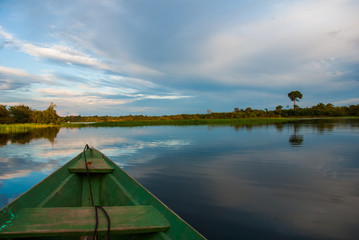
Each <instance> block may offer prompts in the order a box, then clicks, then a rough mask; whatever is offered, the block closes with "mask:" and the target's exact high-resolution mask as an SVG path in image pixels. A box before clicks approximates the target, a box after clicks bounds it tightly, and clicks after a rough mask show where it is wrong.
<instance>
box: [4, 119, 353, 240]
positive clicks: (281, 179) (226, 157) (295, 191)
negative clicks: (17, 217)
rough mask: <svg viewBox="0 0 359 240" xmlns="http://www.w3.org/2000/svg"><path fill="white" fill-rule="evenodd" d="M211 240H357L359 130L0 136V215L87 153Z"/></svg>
mask: <svg viewBox="0 0 359 240" xmlns="http://www.w3.org/2000/svg"><path fill="white" fill-rule="evenodd" d="M86 143H88V144H90V146H93V147H95V148H97V149H98V150H100V151H102V152H103V153H104V154H105V155H107V156H108V157H109V158H110V159H112V160H113V161H115V162H116V163H117V164H118V165H119V166H121V167H122V168H124V169H125V171H127V172H128V173H129V174H130V175H132V176H133V177H134V178H135V179H137V180H138V181H139V182H140V183H141V184H143V185H144V186H145V187H146V188H147V189H148V190H150V191H151V192H152V193H153V194H154V195H156V196H157V197H158V198H159V199H161V200H162V201H163V202H164V203H165V204H166V205H168V206H169V207H170V208H171V209H173V210H174V211H175V212H176V213H178V214H179V215H180V216H181V217H182V218H184V219H185V220H186V221H187V222H189V223H190V224H191V225H192V226H194V227H195V228H196V229H197V230H198V231H200V232H201V233H202V234H203V235H204V236H206V237H207V238H208V239H359V121H358V120H337V121H323V120H321V121H303V122H300V123H296V124H293V123H292V124H282V125H269V126H256V127H234V126H186V127H183V126H181V127H178V126H156V127H134V128H82V129H64V128H63V129H60V130H57V129H53V130H51V131H47V132H41V131H40V132H33V133H28V134H13V135H4V134H2V135H1V134H0V207H3V206H4V205H6V204H7V203H9V202H10V201H12V200H13V199H14V198H16V197H17V196H19V195H20V194H21V193H23V192H24V191H26V190H28V189H29V188H31V187H32V186H33V185H34V184H36V183H37V182H39V181H40V180H42V179H43V178H45V177H46V176H47V175H49V174H50V173H52V172H53V171H54V170H56V169H57V168H59V167H60V166H62V165H63V164H64V163H65V162H67V161H68V160H70V159H72V158H73V157H75V156H76V155H77V154H79V153H80V152H81V151H82V149H83V147H84V145H85V144H86Z"/></svg>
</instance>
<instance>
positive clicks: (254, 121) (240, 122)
mask: <svg viewBox="0 0 359 240" xmlns="http://www.w3.org/2000/svg"><path fill="white" fill-rule="evenodd" d="M294 120H295V119H289V118H237V119H236V118H232V119H185V120H143V121H112V122H95V123H90V124H88V123H68V124H64V125H63V126H64V127H68V128H79V127H137V126H160V125H161V126H164V125H172V126H186V125H187V126H188V125H234V126H249V125H251V126H254V125H266V124H275V123H284V122H290V121H294Z"/></svg>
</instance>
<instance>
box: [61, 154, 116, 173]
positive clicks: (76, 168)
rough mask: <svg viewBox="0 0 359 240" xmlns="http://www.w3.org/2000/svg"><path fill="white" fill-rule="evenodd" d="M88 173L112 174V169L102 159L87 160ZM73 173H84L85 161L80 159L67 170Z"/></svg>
mask: <svg viewBox="0 0 359 240" xmlns="http://www.w3.org/2000/svg"><path fill="white" fill-rule="evenodd" d="M87 167H88V170H89V173H112V172H113V171H114V168H113V167H112V166H110V165H109V164H108V163H107V162H106V161H105V160H104V159H103V158H89V159H88V160H87ZM68 169H69V171H70V172H73V173H86V166H85V161H84V160H83V159H82V158H81V159H80V160H79V161H77V162H75V163H74V164H73V165H72V166H71V167H69V168H68Z"/></svg>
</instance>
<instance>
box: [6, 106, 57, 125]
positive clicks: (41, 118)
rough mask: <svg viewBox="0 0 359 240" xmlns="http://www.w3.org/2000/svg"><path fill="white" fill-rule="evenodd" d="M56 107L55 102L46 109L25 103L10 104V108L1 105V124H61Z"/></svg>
mask: <svg viewBox="0 0 359 240" xmlns="http://www.w3.org/2000/svg"><path fill="white" fill-rule="evenodd" d="M55 107H56V105H55V104H53V103H50V106H49V107H48V108H47V109H46V110H44V111H38V110H34V109H31V108H30V107H28V106H25V105H17V106H10V107H9V108H7V107H6V106H4V105H0V124H13V123H38V124H60V123H61V118H60V116H59V115H57V113H56V110H55Z"/></svg>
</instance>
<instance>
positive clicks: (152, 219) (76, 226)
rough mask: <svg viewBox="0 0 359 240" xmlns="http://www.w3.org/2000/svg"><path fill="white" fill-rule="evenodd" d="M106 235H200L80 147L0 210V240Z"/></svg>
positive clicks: (95, 153) (109, 163)
mask: <svg viewBox="0 0 359 240" xmlns="http://www.w3.org/2000/svg"><path fill="white" fill-rule="evenodd" d="M85 162H86V164H85ZM89 182H90V184H89ZM93 205H95V206H96V205H99V206H102V208H103V209H104V210H105V211H101V210H98V209H97V208H95V207H93ZM106 214H107V215H108V216H109V220H110V221H107V218H106ZM96 215H97V219H96ZM96 220H97V221H98V224H96ZM95 225H98V226H97V231H96V230H95V228H96V226H95ZM109 227H110V229H109V230H110V231H109V236H107V233H108V228H109ZM95 231H96V232H97V234H96V233H95ZM93 235H97V236H93ZM109 237H111V239H151V240H155V239H164V240H169V239H205V238H204V237H203V236H202V235H201V234H199V233H198V232H197V231H196V230H194V229H193V228H192V227H191V226H190V225H188V224H187V223H186V222H185V221H184V220H182V219H181V218H180V217H179V216H177V215H176V214H175V213H174V212H173V211H171V210H170V209H169V208H168V207H167V206H165V205H164V204H163V203H162V202H161V201H160V200H158V199H157V198H156V197H155V196H154V195H152V194H151V193H150V192H149V191H148V190H146V189H145V188H144V187H143V186H141V185H140V184H139V183H138V182H136V181H135V180H134V179H133V178H132V177H130V176H129V175H128V174H127V173H126V172H125V171H123V170H122V169H121V168H119V167H118V166H117V165H116V164H115V163H114V162H112V161H111V160H110V159H109V158H107V157H106V156H105V155H103V154H102V153H101V152H99V151H98V150H96V149H93V148H92V149H89V150H88V149H86V147H85V149H84V151H83V152H82V153H80V154H79V155H78V156H76V157H75V158H74V159H72V160H71V161H69V162H68V163H67V164H65V165H64V166H63V167H61V168H60V169H58V170H57V171H56V172H54V173H53V174H51V175H50V176H48V177H47V178H45V179H44V180H43V181H41V182H40V183H38V184H37V185H35V186H34V187H33V188H32V189H30V190H29V191H27V192H26V193H24V194H23V195H21V196H20V197H19V198H17V199H16V200H14V201H13V202H12V203H10V204H9V205H8V206H6V207H5V208H3V209H2V210H1V211H0V238H5V239H21V238H32V239H38V238H41V239H94V238H97V239H107V238H109Z"/></svg>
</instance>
